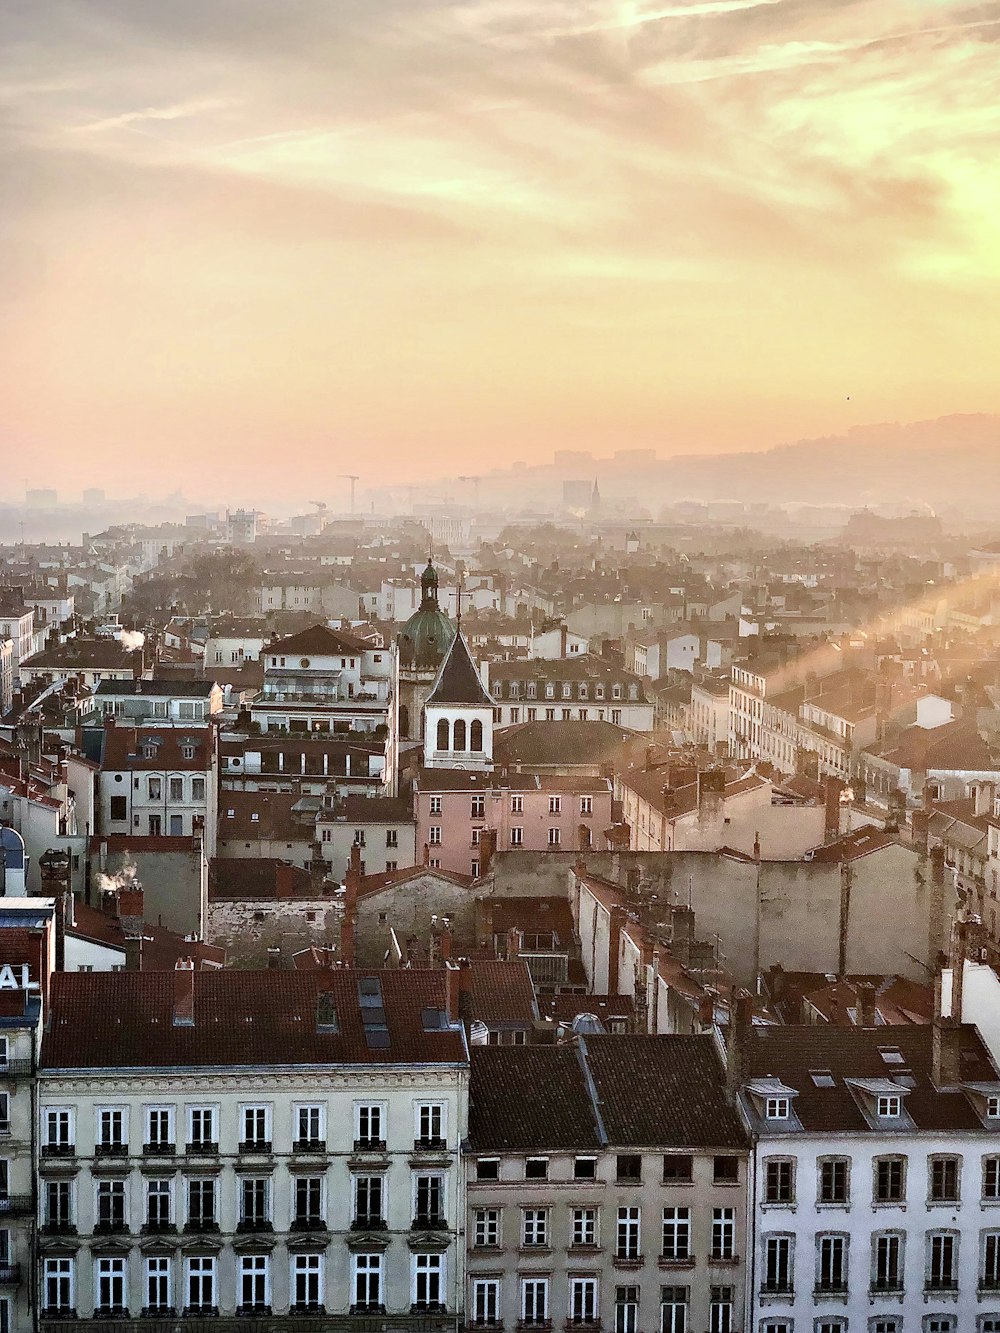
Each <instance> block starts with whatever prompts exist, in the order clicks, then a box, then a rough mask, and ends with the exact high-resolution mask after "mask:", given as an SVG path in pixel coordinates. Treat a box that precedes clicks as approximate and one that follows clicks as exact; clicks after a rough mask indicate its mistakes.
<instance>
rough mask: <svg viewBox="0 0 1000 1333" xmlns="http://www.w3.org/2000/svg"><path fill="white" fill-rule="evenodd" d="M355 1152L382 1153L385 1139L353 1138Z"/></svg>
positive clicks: (384, 1148) (384, 1147)
mask: <svg viewBox="0 0 1000 1333" xmlns="http://www.w3.org/2000/svg"><path fill="white" fill-rule="evenodd" d="M354 1151H355V1152H370V1153H384V1152H385V1151H386V1142H385V1139H355V1140H354Z"/></svg>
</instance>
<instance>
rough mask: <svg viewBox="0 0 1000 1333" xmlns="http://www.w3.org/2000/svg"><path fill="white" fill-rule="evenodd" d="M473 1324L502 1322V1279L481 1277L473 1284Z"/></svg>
mask: <svg viewBox="0 0 1000 1333" xmlns="http://www.w3.org/2000/svg"><path fill="white" fill-rule="evenodd" d="M472 1322H473V1323H474V1324H498V1323H499V1322H500V1279H499V1278H498V1277H480V1278H476V1279H474V1281H473V1283H472Z"/></svg>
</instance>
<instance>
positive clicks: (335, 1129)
mask: <svg viewBox="0 0 1000 1333" xmlns="http://www.w3.org/2000/svg"><path fill="white" fill-rule="evenodd" d="M168 988H169V993H168ZM53 992H54V1000H53V1015H54V1016H53V1024H52V1027H51V1028H50V1032H49V1033H48V1034H47V1036H46V1040H45V1043H44V1044H43V1052H42V1060H41V1068H40V1073H39V1079H38V1116H39V1122H38V1131H39V1171H38V1177H39V1185H38V1190H39V1199H38V1205H39V1243H38V1251H39V1253H38V1265H39V1272H38V1280H39V1305H40V1309H39V1319H40V1327H41V1328H42V1329H43V1330H46V1329H50V1330H53V1331H54V1330H56V1329H59V1328H64V1327H65V1321H66V1320H67V1319H74V1320H78V1321H82V1322H83V1323H84V1325H85V1326H86V1325H87V1321H89V1320H91V1319H94V1320H105V1319H116V1320H119V1321H122V1320H124V1321H125V1324H126V1327H128V1326H129V1321H131V1320H136V1321H138V1320H140V1319H142V1320H145V1319H148V1318H152V1317H160V1318H171V1319H172V1318H174V1317H186V1318H197V1317H206V1318H208V1317H210V1318H213V1319H214V1318H217V1317H223V1318H225V1317H237V1318H239V1319H240V1320H243V1321H249V1322H243V1323H241V1324H240V1327H241V1329H245V1330H253V1329H255V1328H261V1329H263V1328H265V1327H267V1328H270V1327H271V1324H270V1323H268V1322H266V1321H268V1320H270V1319H272V1317H274V1316H296V1317H300V1318H302V1319H306V1320H308V1319H310V1318H314V1319H320V1318H322V1317H326V1318H327V1322H326V1323H324V1324H323V1327H328V1326H330V1325H329V1320H330V1319H331V1318H332V1319H334V1320H335V1319H336V1318H338V1317H343V1318H344V1319H350V1318H352V1317H354V1318H355V1319H356V1318H357V1317H359V1316H364V1317H372V1318H377V1319H379V1320H384V1319H385V1318H386V1317H392V1320H393V1324H394V1326H395V1327H399V1328H401V1329H406V1328H410V1327H412V1328H416V1327H417V1326H418V1325H419V1326H420V1327H421V1328H422V1329H424V1328H432V1329H442V1330H444V1329H447V1328H454V1326H455V1323H456V1318H457V1312H458V1311H459V1310H460V1309H461V1305H462V1290H461V1282H462V1254H461V1252H460V1250H459V1245H458V1237H459V1235H460V1234H461V1229H462V1228H461V1221H460V1219H461V1216H462V1197H461V1182H460V1175H459V1145H460V1142H461V1140H462V1138H463V1137H464V1133H465V1125H464V1116H465V1113H466V1104H467V1093H466V1086H467V1075H468V1070H467V1054H466V1047H465V1039H464V1035H463V1032H462V1029H461V1026H460V1025H457V1024H453V1023H452V1022H451V1021H450V1019H449V1016H448V1006H447V998H446V980H445V975H444V973H427V972H423V973H422V972H403V971H401V972H397V973H391V974H381V975H379V974H374V973H373V974H362V973H348V972H337V973H333V974H329V975H327V976H326V977H325V978H324V977H322V976H319V975H317V974H312V973H308V974H306V973H303V974H289V973H278V972H261V973H255V974H243V975H242V976H241V975H240V974H239V973H216V974H214V975H213V974H209V973H193V972H190V971H185V970H184V969H181V970H180V971H179V972H178V973H177V974H176V975H175V976H171V975H170V974H132V973H118V974H114V973H112V974H103V975H102V974H89V975H84V974H67V975H64V976H58V977H56V978H54V982H53ZM112 992H113V993H112ZM119 992H121V993H119ZM104 1011H107V1017H105V1018H103V1019H102V1020H97V1019H96V1018H95V1016H96V1015H97V1014H103V1013H104ZM88 1020H89V1021H90V1022H91V1023H94V1024H95V1025H96V1027H97V1029H98V1034H97V1036H94V1035H92V1034H91V1033H90V1032H87V1031H86V1030H85V1028H86V1025H87V1024H88ZM116 1026H123V1027H125V1028H126V1029H127V1030H128V1035H127V1036H126V1038H125V1039H124V1042H123V1038H122V1036H121V1034H120V1033H116V1031H115V1028H116ZM157 1028H165V1029H166V1031H165V1032H164V1031H157ZM102 1039H103V1040H102ZM123 1044H124V1045H125V1046H129V1045H131V1050H123V1049H122V1047H123ZM185 1055H186V1056H187V1058H186V1059H185V1058H184V1057H185ZM123 1056H124V1058H123ZM223 1057H224V1058H223ZM262 1057H265V1058H262ZM257 1321H263V1322H257ZM102 1326H103V1325H102ZM118 1326H121V1325H120V1324H119V1325H118ZM305 1326H309V1327H311V1326H312V1325H311V1324H307V1325H305ZM135 1327H136V1328H139V1327H148V1325H145V1324H140V1323H138V1322H137V1323H136V1325H135Z"/></svg>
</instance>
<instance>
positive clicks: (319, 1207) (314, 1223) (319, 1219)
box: [292, 1175, 324, 1231]
mask: <svg viewBox="0 0 1000 1333" xmlns="http://www.w3.org/2000/svg"><path fill="white" fill-rule="evenodd" d="M323 1185H324V1181H323V1177H322V1176H300V1175H296V1176H295V1177H294V1180H293V1185H292V1225H293V1226H294V1227H298V1228H304V1229H306V1230H317V1231H318V1230H319V1228H320V1227H321V1226H322V1225H323Z"/></svg>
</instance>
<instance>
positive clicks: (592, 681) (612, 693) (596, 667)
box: [490, 653, 653, 731]
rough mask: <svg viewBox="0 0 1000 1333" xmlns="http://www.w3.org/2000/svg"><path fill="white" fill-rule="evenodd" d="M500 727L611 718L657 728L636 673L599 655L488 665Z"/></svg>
mask: <svg viewBox="0 0 1000 1333" xmlns="http://www.w3.org/2000/svg"><path fill="white" fill-rule="evenodd" d="M490 694H491V695H492V698H493V709H494V713H493V716H494V721H495V723H496V725H497V726H503V727H508V726H514V725H516V724H517V723H519V722H557V721H582V722H611V723H613V724H614V725H615V726H621V727H628V728H629V729H630V730H632V731H652V730H653V704H652V701H651V700H650V698H649V696H648V694H647V691H646V686H645V684H644V682H643V681H642V680H640V679H639V677H638V676H635V675H633V674H632V673H631V672H628V671H623V670H622V669H621V668H620V667H617V666H614V665H613V664H612V663H610V662H606V661H604V660H603V659H602V658H600V657H595V656H593V655H592V654H590V653H587V654H584V655H582V656H579V657H572V658H561V659H555V660H553V661H542V660H538V659H533V658H530V659H528V660H527V661H521V662H491V663H490Z"/></svg>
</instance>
